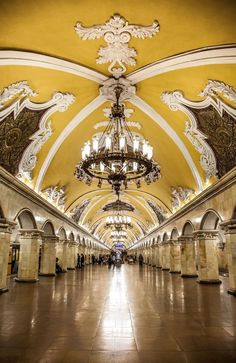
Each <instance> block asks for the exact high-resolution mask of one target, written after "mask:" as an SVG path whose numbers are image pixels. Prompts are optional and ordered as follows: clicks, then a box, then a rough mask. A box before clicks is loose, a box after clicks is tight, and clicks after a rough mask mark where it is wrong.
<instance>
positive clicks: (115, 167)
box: [75, 82, 160, 195]
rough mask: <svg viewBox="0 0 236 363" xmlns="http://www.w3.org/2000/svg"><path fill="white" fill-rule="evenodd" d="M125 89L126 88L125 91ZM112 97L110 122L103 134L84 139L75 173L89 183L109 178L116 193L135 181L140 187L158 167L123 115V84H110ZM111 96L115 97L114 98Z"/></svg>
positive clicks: (152, 179) (152, 178)
mask: <svg viewBox="0 0 236 363" xmlns="http://www.w3.org/2000/svg"><path fill="white" fill-rule="evenodd" d="M124 89H125V91H124ZM112 90H113V92H111V94H112V98H113V97H114V95H115V97H116V99H115V102H114V103H113V104H112V107H111V115H110V120H109V124H108V126H107V127H106V129H105V130H104V132H103V134H102V135H101V136H100V137H98V136H95V137H94V138H93V139H92V141H87V142H86V143H85V145H84V147H83V148H82V161H81V162H80V163H79V164H78V165H77V166H76V171H75V176H76V177H77V178H78V179H79V180H80V181H84V182H85V183H86V184H87V185H90V184H91V183H92V181H93V179H94V178H95V179H98V187H100V188H101V186H102V182H103V181H108V183H109V184H111V186H112V189H113V190H114V191H115V192H116V194H117V195H118V194H119V192H120V190H121V188H125V189H126V188H127V187H128V183H129V182H131V181H134V182H135V183H136V186H137V187H138V188H139V187H140V186H141V181H142V180H145V182H146V183H147V184H150V183H151V182H155V181H156V180H158V179H159V178H160V166H159V165H158V164H157V163H156V162H155V161H154V160H153V159H152V155H153V148H152V146H151V145H150V144H149V142H148V141H147V140H141V139H140V138H139V137H138V136H136V135H133V134H132V132H131V131H130V129H129V127H128V125H127V122H126V118H125V115H124V105H123V104H122V103H121V102H120V99H122V100H123V99H124V98H125V97H126V96H124V95H123V91H124V92H125V94H126V92H127V89H126V87H123V84H122V83H121V84H120V83H119V82H115V84H114V83H113V84H112ZM113 99H114V98H113Z"/></svg>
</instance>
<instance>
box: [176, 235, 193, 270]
mask: <svg viewBox="0 0 236 363" xmlns="http://www.w3.org/2000/svg"><path fill="white" fill-rule="evenodd" d="M178 242H179V243H180V261H181V277H197V276H198V275H197V269H196V256H195V242H194V240H193V236H187V235H186V236H181V237H179V238H178Z"/></svg>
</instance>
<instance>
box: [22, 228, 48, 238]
mask: <svg viewBox="0 0 236 363" xmlns="http://www.w3.org/2000/svg"><path fill="white" fill-rule="evenodd" d="M19 234H20V236H22V237H24V238H29V239H30V238H35V237H41V236H42V234H43V231H42V230H40V229H22V228H21V229H19Z"/></svg>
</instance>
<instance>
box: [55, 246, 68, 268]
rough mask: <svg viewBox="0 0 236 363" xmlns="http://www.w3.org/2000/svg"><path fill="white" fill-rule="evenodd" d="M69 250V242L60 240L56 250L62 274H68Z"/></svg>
mask: <svg viewBox="0 0 236 363" xmlns="http://www.w3.org/2000/svg"><path fill="white" fill-rule="evenodd" d="M67 249H68V241H66V240H60V241H59V242H58V244H57V248H56V257H58V258H59V263H60V266H61V268H62V272H67Z"/></svg>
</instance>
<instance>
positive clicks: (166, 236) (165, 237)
mask: <svg viewBox="0 0 236 363" xmlns="http://www.w3.org/2000/svg"><path fill="white" fill-rule="evenodd" d="M167 241H168V234H167V232H165V233H164V235H163V238H162V242H167Z"/></svg>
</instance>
